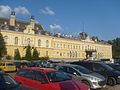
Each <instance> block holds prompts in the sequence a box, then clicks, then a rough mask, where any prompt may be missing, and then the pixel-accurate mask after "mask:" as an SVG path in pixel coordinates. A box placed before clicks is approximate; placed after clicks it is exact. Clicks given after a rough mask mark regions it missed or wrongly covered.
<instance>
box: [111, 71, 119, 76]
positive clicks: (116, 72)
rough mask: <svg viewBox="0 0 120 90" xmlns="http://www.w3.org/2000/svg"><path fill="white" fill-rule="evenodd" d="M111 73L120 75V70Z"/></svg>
mask: <svg viewBox="0 0 120 90" xmlns="http://www.w3.org/2000/svg"><path fill="white" fill-rule="evenodd" d="M111 73H112V74H114V75H116V76H120V71H118V70H114V71H111Z"/></svg>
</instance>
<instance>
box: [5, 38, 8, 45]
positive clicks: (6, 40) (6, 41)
mask: <svg viewBox="0 0 120 90" xmlns="http://www.w3.org/2000/svg"><path fill="white" fill-rule="evenodd" d="M4 41H5V44H7V43H8V36H4Z"/></svg>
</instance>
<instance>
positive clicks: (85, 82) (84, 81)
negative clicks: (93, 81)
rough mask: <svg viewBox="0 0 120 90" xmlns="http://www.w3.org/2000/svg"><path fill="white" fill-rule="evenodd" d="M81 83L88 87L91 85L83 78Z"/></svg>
mask: <svg viewBox="0 0 120 90" xmlns="http://www.w3.org/2000/svg"><path fill="white" fill-rule="evenodd" d="M82 83H84V84H86V85H88V86H89V87H91V86H90V83H89V82H88V81H86V80H83V81H82Z"/></svg>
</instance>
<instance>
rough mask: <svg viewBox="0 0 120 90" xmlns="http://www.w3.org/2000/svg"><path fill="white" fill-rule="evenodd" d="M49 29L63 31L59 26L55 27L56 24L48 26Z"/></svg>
mask: <svg viewBox="0 0 120 90" xmlns="http://www.w3.org/2000/svg"><path fill="white" fill-rule="evenodd" d="M49 27H50V28H51V29H54V30H63V28H62V27H61V26H60V25H56V24H54V25H49Z"/></svg>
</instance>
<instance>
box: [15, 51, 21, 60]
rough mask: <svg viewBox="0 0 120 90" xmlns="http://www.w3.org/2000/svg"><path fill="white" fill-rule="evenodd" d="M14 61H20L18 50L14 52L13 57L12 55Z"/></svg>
mask: <svg viewBox="0 0 120 90" xmlns="http://www.w3.org/2000/svg"><path fill="white" fill-rule="evenodd" d="M14 59H15V60H20V59H21V56H20V52H19V49H16V52H15V55H14Z"/></svg>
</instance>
